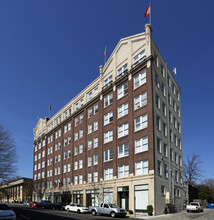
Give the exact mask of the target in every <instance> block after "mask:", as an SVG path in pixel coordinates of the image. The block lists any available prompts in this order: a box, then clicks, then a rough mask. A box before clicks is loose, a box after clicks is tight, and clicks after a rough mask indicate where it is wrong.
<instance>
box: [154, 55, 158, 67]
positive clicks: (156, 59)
mask: <svg viewBox="0 0 214 220" xmlns="http://www.w3.org/2000/svg"><path fill="white" fill-rule="evenodd" d="M154 61H155V65H156V66H157V67H158V66H159V63H158V55H157V54H154Z"/></svg>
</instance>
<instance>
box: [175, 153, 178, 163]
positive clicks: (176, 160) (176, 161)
mask: <svg viewBox="0 0 214 220" xmlns="http://www.w3.org/2000/svg"><path fill="white" fill-rule="evenodd" d="M175 163H176V164H178V154H177V153H176V152H175Z"/></svg>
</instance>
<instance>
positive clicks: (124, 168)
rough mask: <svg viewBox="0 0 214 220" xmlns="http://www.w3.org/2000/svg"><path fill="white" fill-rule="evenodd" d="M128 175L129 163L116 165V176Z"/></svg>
mask: <svg viewBox="0 0 214 220" xmlns="http://www.w3.org/2000/svg"><path fill="white" fill-rule="evenodd" d="M128 176H129V165H123V166H119V167H118V178H123V177H128Z"/></svg>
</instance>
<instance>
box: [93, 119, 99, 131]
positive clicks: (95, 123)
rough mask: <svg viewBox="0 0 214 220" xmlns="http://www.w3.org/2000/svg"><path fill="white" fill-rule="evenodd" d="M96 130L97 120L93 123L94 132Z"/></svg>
mask: <svg viewBox="0 0 214 220" xmlns="http://www.w3.org/2000/svg"><path fill="white" fill-rule="evenodd" d="M97 130H98V120H96V121H95V122H94V131H97Z"/></svg>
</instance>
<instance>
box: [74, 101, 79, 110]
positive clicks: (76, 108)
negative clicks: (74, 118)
mask: <svg viewBox="0 0 214 220" xmlns="http://www.w3.org/2000/svg"><path fill="white" fill-rule="evenodd" d="M78 109H79V102H77V103H76V105H75V110H78Z"/></svg>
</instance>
